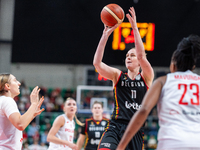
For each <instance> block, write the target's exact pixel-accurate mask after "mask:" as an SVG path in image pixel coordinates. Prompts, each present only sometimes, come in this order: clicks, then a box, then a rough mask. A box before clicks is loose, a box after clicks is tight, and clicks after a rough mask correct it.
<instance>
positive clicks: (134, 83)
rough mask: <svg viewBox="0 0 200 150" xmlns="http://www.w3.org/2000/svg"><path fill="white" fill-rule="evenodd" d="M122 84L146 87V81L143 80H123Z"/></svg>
mask: <svg viewBox="0 0 200 150" xmlns="http://www.w3.org/2000/svg"><path fill="white" fill-rule="evenodd" d="M121 86H125V87H138V86H143V87H144V82H143V81H134V82H133V81H132V82H129V81H122V82H121Z"/></svg>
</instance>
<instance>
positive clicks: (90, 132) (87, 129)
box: [81, 117, 108, 150]
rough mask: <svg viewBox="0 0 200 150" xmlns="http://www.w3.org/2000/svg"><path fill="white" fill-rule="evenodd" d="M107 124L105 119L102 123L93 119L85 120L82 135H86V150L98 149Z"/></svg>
mask: <svg viewBox="0 0 200 150" xmlns="http://www.w3.org/2000/svg"><path fill="white" fill-rule="evenodd" d="M107 123H108V119H107V118H103V119H102V120H101V121H96V120H94V119H93V117H91V118H89V119H86V120H85V125H84V126H83V127H82V128H81V134H83V135H86V140H85V145H84V150H96V149H97V147H98V144H99V141H100V139H101V136H102V134H103V133H104V131H105V127H106V126H107Z"/></svg>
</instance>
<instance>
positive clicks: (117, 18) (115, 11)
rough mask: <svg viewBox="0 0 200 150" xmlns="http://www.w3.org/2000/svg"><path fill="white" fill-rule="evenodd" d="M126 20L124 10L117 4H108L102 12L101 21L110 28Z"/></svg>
mask: <svg viewBox="0 0 200 150" xmlns="http://www.w3.org/2000/svg"><path fill="white" fill-rule="evenodd" d="M123 20H124V10H123V9H122V8H121V7H120V6H119V5H117V4H108V5H106V6H105V7H104V8H103V9H102V11H101V21H102V22H103V23H104V24H105V25H106V26H109V27H112V26H114V25H115V24H117V23H118V24H120V23H122V22H123Z"/></svg>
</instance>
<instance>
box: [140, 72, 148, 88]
mask: <svg viewBox="0 0 200 150" xmlns="http://www.w3.org/2000/svg"><path fill="white" fill-rule="evenodd" d="M140 75H141V77H142V79H143V80H144V77H143V76H142V74H141V73H140ZM144 84H145V85H146V87H147V90H149V86H148V85H147V84H146V82H145V80H144Z"/></svg>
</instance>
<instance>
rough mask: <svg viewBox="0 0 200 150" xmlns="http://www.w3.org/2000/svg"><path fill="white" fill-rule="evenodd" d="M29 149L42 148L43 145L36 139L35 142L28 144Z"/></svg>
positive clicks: (37, 149) (36, 149)
mask: <svg viewBox="0 0 200 150" xmlns="http://www.w3.org/2000/svg"><path fill="white" fill-rule="evenodd" d="M28 149H29V150H41V146H40V145H39V143H38V140H34V141H33V144H31V145H29V146H28Z"/></svg>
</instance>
